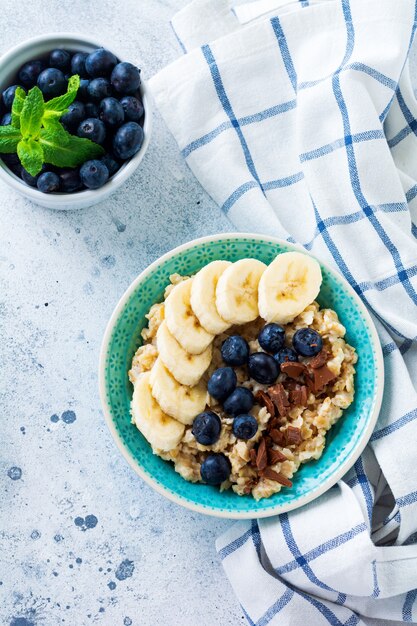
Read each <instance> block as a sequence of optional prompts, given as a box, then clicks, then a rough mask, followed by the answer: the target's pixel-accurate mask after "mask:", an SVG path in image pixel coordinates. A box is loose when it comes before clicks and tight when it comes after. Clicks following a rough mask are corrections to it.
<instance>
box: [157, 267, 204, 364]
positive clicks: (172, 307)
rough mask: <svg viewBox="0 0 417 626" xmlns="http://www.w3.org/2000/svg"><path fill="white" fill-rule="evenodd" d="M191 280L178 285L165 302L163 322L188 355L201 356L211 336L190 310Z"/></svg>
mask: <svg viewBox="0 0 417 626" xmlns="http://www.w3.org/2000/svg"><path fill="white" fill-rule="evenodd" d="M192 282H193V279H192V278H188V279H187V280H184V281H182V282H181V283H178V285H176V286H175V287H174V289H173V290H172V291H171V293H170V294H169V296H168V298H167V299H166V301H165V320H166V323H167V326H168V329H169V331H170V332H171V334H172V335H174V337H175V339H176V340H177V341H178V343H179V344H180V345H181V346H182V347H183V348H184V350H186V351H187V352H189V353H190V354H201V353H202V352H204V350H206V348H208V346H209V345H210V344H211V342H212V341H213V338H214V337H213V335H212V334H210V333H208V332H207V331H206V330H204V328H203V327H202V326H201V324H200V322H199V320H198V319H197V317H196V316H195V315H194V313H193V310H192V308H191V302H190V298H191V285H192Z"/></svg>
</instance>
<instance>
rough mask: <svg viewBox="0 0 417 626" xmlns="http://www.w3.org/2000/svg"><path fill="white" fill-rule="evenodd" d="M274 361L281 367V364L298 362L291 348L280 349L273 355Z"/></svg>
mask: <svg viewBox="0 0 417 626" xmlns="http://www.w3.org/2000/svg"><path fill="white" fill-rule="evenodd" d="M274 359H275V361H276V362H277V363H278V365H281V363H287V362H288V361H294V362H295V361H298V355H297V353H296V352H295V351H294V350H293V349H292V348H282V349H281V350H278V352H277V353H276V354H274Z"/></svg>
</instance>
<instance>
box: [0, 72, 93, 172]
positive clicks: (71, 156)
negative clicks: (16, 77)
mask: <svg viewBox="0 0 417 626" xmlns="http://www.w3.org/2000/svg"><path fill="white" fill-rule="evenodd" d="M79 86H80V77H79V76H78V75H75V76H71V78H70V79H69V81H68V88H67V92H66V93H65V94H63V95H62V96H58V97H57V98H52V100H49V101H48V102H44V99H43V95H42V92H41V91H40V89H39V88H38V87H33V88H32V89H31V90H30V91H29V93H28V94H27V95H26V94H25V92H24V91H23V89H21V88H19V89H16V94H15V98H14V100H13V105H12V123H11V124H10V125H8V126H0V153H6V154H12V153H15V152H17V155H18V157H19V159H20V162H21V163H22V165H23V167H24V168H25V170H26V171H27V172H29V174H31V175H32V176H36V175H37V174H39V172H40V171H41V169H42V165H43V164H44V163H49V164H51V165H55V166H57V167H77V166H78V165H81V163H84V161H88V160H89V159H96V158H98V157H100V156H103V154H104V149H103V148H102V146H100V145H99V144H97V143H94V141H90V139H84V138H82V137H77V136H76V135H71V134H70V133H69V132H68V131H66V130H65V128H64V127H63V126H62V124H61V123H60V122H59V121H58V120H59V118H60V117H62V115H64V113H66V112H67V111H68V107H69V105H70V104H71V103H72V102H73V101H74V100H75V98H76V96H77V91H78V89H79Z"/></svg>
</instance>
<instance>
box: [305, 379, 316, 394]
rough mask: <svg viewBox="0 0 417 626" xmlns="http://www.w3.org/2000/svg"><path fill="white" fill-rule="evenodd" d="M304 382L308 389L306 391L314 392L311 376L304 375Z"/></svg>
mask: <svg viewBox="0 0 417 626" xmlns="http://www.w3.org/2000/svg"><path fill="white" fill-rule="evenodd" d="M304 382H305V384H306V387H307V389H308V391H312V392H313V393H314V391H315V390H314V381H313V379H312V378H310V376H304Z"/></svg>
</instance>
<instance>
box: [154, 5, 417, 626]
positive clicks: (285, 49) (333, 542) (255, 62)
mask: <svg viewBox="0 0 417 626" xmlns="http://www.w3.org/2000/svg"><path fill="white" fill-rule="evenodd" d="M416 15H417V8H416V3H415V2H414V0H399V1H397V2H392V0H301V1H299V2H298V1H293V2H288V1H287V2H284V1H282V0H258V1H257V2H253V3H247V4H246V5H245V4H244V5H239V6H238V7H236V8H235V9H233V8H231V7H230V6H229V5H228V4H227V3H226V2H225V0H194V2H193V3H192V4H191V5H189V6H188V7H186V8H185V9H183V10H182V11H181V12H180V13H179V14H178V15H177V16H176V17H174V18H173V20H172V23H173V28H174V30H175V32H176V34H177V37H178V38H179V40H180V42H181V44H182V47H183V49H184V51H186V54H184V55H183V56H182V57H181V58H179V59H178V60H177V61H175V62H174V63H173V64H171V65H170V66H169V67H167V68H165V69H163V70H162V71H161V72H159V73H158V74H157V75H156V76H155V77H153V78H152V79H151V81H150V88H151V91H152V92H153V95H154V98H155V101H156V104H157V106H158V107H159V109H160V111H161V113H162V115H163V117H164V119H165V121H166V123H167V125H168V127H169V129H170V130H171V132H172V133H173V135H174V137H175V139H176V140H177V142H178V145H179V148H180V150H181V152H182V155H183V156H184V158H185V159H186V161H187V163H188V165H189V166H190V168H191V169H192V171H193V172H194V174H195V175H196V177H197V178H198V180H199V181H200V183H201V184H202V185H203V187H204V188H205V189H206V190H207V192H208V193H209V194H210V195H211V196H212V197H213V198H214V200H215V201H216V202H217V203H218V205H219V207H221V210H223V211H224V212H225V213H226V214H227V215H228V217H229V219H230V220H231V222H233V224H234V225H235V226H236V227H237V228H238V229H240V230H243V231H245V232H249V231H253V232H257V233H259V232H260V233H265V234H269V235H276V236H278V237H281V238H284V239H286V240H287V241H291V242H295V243H298V244H301V245H302V246H304V248H305V249H307V250H308V251H310V252H311V253H312V254H313V255H317V257H319V258H321V259H323V261H325V262H327V263H329V264H331V265H333V267H335V268H336V269H338V270H339V271H340V272H341V273H342V274H343V275H344V276H345V278H346V279H347V280H348V281H349V282H350V284H351V285H352V286H353V288H354V289H355V291H356V292H357V293H358V294H359V296H360V297H361V298H362V299H363V301H364V302H365V304H366V305H367V306H368V308H369V310H370V311H371V313H372V315H373V316H374V319H375V322H376V325H377V329H378V332H379V336H380V339H381V343H382V346H383V353H384V362H385V372H386V385H385V390H384V400H383V405H382V409H381V413H380V416H379V420H378V423H377V426H376V429H375V432H374V433H373V435H372V437H371V440H370V444H369V446H368V447H367V448H366V450H365V452H364V453H363V454H362V456H361V457H360V458H359V459H358V461H357V462H356V463H355V465H354V467H353V468H352V469H351V471H350V472H349V473H348V474H347V475H346V476H345V477H344V479H343V480H342V481H341V482H340V483H339V484H338V486H335V487H334V488H333V489H331V490H330V491H329V492H327V493H326V494H324V495H323V496H321V497H320V498H319V499H318V500H316V501H314V502H313V503H311V504H310V505H308V506H306V507H303V508H302V509H300V510H296V511H292V512H290V513H288V514H283V515H280V516H278V517H276V518H272V519H269V520H260V521H259V522H256V521H252V522H241V523H238V524H235V525H233V526H232V527H231V529H230V531H229V532H228V533H226V535H224V536H223V537H221V538H219V540H218V544H217V547H218V551H219V555H220V557H221V559H222V561H223V565H224V568H225V571H226V573H227V575H228V577H229V579H230V581H231V584H232V586H233V589H234V590H235V593H236V595H237V596H238V599H239V601H240V603H241V605H242V607H243V610H244V611H245V615H246V617H247V619H248V621H249V623H250V624H257V625H261V624H278V623H279V624H281V625H282V624H288V625H291V626H293V625H298V624H300V625H301V624H302V626H304V625H305V624H314V626H316V625H317V626H321V625H322V624H329V623H330V624H332V625H333V624H336V625H338V626H339V625H343V626H355V625H356V624H363V623H366V618H367V617H376V618H378V617H379V618H385V619H388V620H393V621H394V620H396V621H404V622H413V620H414V622H417V606H416V605H417V603H416V602H415V601H416V597H417V591H416V588H417V552H416V544H415V541H416V539H417V468H416V465H417V464H416V463H415V443H414V442H415V441H417V392H416V380H417V344H416V341H417V241H416V239H417V102H416V99H415V96H414V93H413V89H412V85H411V81H410V76H409V67H408V56H409V51H410V47H411V44H412V41H413V38H414V34H415V29H416ZM364 620H365V621H364Z"/></svg>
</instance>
